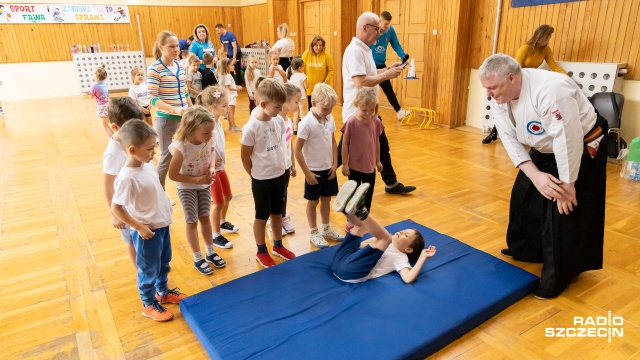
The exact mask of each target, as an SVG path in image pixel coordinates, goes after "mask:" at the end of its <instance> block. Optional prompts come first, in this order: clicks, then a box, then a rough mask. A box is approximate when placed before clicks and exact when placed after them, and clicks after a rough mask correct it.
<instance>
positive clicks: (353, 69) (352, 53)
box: [342, 37, 380, 122]
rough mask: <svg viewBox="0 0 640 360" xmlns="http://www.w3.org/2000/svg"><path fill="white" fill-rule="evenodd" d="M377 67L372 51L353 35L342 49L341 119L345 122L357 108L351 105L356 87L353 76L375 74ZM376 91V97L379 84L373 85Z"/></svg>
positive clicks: (356, 90)
mask: <svg viewBox="0 0 640 360" xmlns="http://www.w3.org/2000/svg"><path fill="white" fill-rule="evenodd" d="M377 74H378V69H376V62H375V61H374V60H373V53H371V48H369V46H367V44H365V43H364V42H362V40H360V39H358V38H356V37H354V38H352V39H351V43H350V44H349V46H347V48H346V49H345V50H344V56H343V57H342V83H343V87H342V96H343V100H344V101H343V103H342V121H343V122H346V121H347V120H349V118H350V117H351V116H353V115H355V113H356V111H357V110H358V109H357V108H356V107H355V106H353V99H355V97H356V94H357V93H358V89H356V87H355V83H354V81H353V77H354V76H362V75H364V76H376V75H377ZM373 89H374V90H375V92H376V97H377V96H378V94H379V93H380V86H378V85H376V86H374V87H373Z"/></svg>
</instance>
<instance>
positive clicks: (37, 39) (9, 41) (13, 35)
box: [0, 5, 260, 63]
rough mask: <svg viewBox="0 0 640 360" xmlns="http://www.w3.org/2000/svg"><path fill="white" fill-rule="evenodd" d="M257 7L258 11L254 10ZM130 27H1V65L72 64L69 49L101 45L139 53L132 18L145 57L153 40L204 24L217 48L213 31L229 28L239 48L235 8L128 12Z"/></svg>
mask: <svg viewBox="0 0 640 360" xmlns="http://www.w3.org/2000/svg"><path fill="white" fill-rule="evenodd" d="M257 6H260V5H257ZM129 12H130V15H131V23H129V24H34V25H30V24H16V25H10V24H3V25H1V26H0V48H2V49H3V51H2V52H1V53H0V62H3V63H15V62H41V61H68V60H71V50H70V48H71V45H73V44H84V45H89V44H97V43H100V45H101V47H102V51H108V49H109V46H110V45H111V44H114V43H119V44H123V45H126V44H129V46H130V48H131V50H140V40H139V37H138V26H137V23H136V15H139V16H140V25H141V27H142V35H143V42H144V47H145V49H144V51H145V54H146V55H147V56H151V48H152V46H153V43H154V42H155V38H156V36H157V34H158V33H159V32H160V31H162V30H165V29H166V30H171V31H173V32H175V33H176V35H178V37H179V38H181V39H183V38H186V37H188V36H189V35H191V34H192V33H193V28H194V26H195V25H196V24H199V23H204V24H205V25H207V27H208V28H209V30H210V31H211V32H212V33H213V36H212V38H213V41H214V43H215V44H216V47H219V46H220V43H219V41H217V36H216V35H215V31H214V30H213V29H214V26H215V24H217V23H222V24H224V25H225V26H226V25H227V24H231V25H232V26H231V28H229V30H230V31H232V32H234V33H235V34H236V36H237V37H238V40H239V41H240V44H241V45H243V41H242V40H243V36H242V30H243V29H242V16H241V10H240V7H214V6H132V5H130V6H129Z"/></svg>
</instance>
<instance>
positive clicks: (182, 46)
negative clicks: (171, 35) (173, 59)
mask: <svg viewBox="0 0 640 360" xmlns="http://www.w3.org/2000/svg"><path fill="white" fill-rule="evenodd" d="M178 45H180V51H183V50H188V49H189V45H187V39H181V40H178Z"/></svg>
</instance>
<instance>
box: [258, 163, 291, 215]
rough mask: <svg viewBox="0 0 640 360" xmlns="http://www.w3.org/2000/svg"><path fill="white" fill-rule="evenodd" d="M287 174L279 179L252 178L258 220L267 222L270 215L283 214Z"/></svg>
mask: <svg viewBox="0 0 640 360" xmlns="http://www.w3.org/2000/svg"><path fill="white" fill-rule="evenodd" d="M285 176H286V172H285V173H284V174H282V175H280V176H279V177H277V178H273V179H267V180H257V179H254V178H251V191H252V192H253V202H254V204H255V210H256V219H258V220H267V219H268V218H269V215H271V214H274V215H277V214H282V202H283V200H284V190H285V180H286V179H285Z"/></svg>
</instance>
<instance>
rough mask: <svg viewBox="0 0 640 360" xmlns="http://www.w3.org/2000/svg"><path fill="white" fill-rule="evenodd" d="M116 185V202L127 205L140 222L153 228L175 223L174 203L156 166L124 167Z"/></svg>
mask: <svg viewBox="0 0 640 360" xmlns="http://www.w3.org/2000/svg"><path fill="white" fill-rule="evenodd" d="M114 187H115V193H114V194H113V200H112V203H114V204H118V205H122V206H124V207H126V208H127V212H128V213H129V215H131V217H132V218H134V219H135V220H136V221H138V222H139V223H142V224H146V225H147V226H149V227H151V228H152V229H159V228H163V227H166V226H169V224H171V211H172V210H171V203H170V202H169V198H168V197H167V194H166V193H165V192H164V189H163V188H162V185H160V179H159V178H158V173H157V172H156V171H155V170H154V168H153V166H148V165H147V166H141V167H129V166H125V167H123V168H122V170H120V173H119V174H118V177H117V178H116V182H115V185H114Z"/></svg>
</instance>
